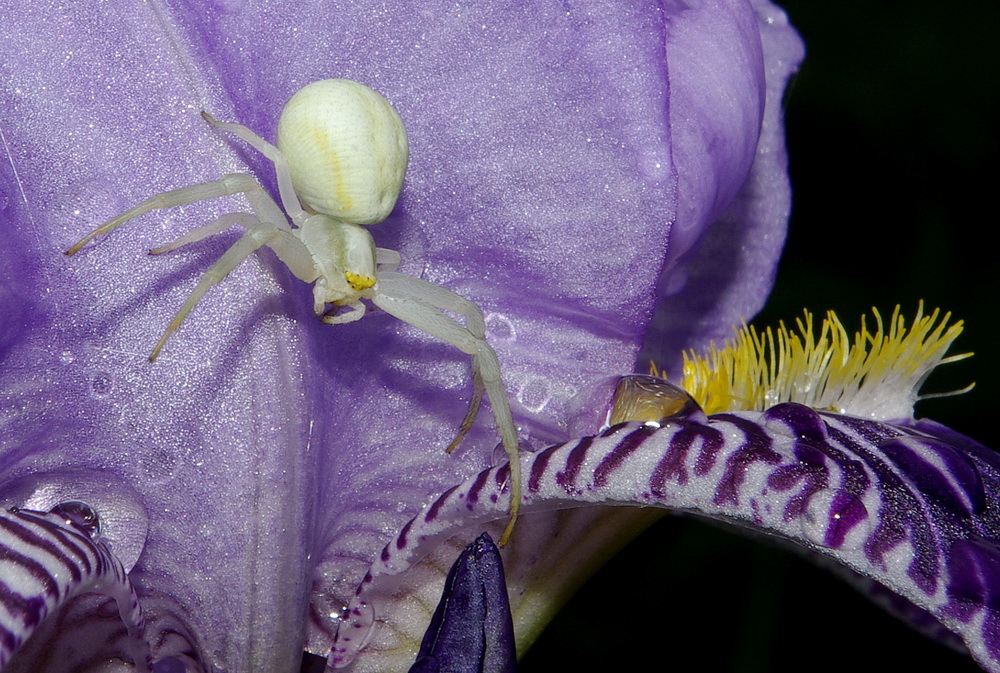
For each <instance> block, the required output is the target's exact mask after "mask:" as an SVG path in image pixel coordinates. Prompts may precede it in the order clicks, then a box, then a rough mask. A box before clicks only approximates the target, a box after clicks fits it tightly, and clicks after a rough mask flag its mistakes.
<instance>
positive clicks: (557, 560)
mask: <svg viewBox="0 0 1000 673" xmlns="http://www.w3.org/2000/svg"><path fill="white" fill-rule="evenodd" d="M521 460H522V465H521V467H522V472H523V474H524V475H525V483H524V495H523V501H522V507H521V512H522V519H521V522H520V523H519V524H518V528H517V530H516V531H515V532H514V535H513V537H512V539H511V542H510V544H509V545H508V546H507V547H506V548H505V550H504V557H505V559H504V563H505V566H506V572H507V580H508V587H509V592H510V596H511V606H512V609H513V613H514V622H515V624H518V625H519V632H518V638H519V642H518V644H519V646H521V647H524V646H526V645H527V643H526V642H521V639H522V637H523V636H524V635H525V634H523V633H521V631H520V628H521V626H523V625H524V624H531V623H533V620H535V618H536V617H538V618H539V619H542V617H540V616H539V615H536V614H535V613H534V612H533V610H537V609H538V608H537V606H538V605H541V604H544V603H545V601H544V600H541V599H540V597H539V592H541V591H543V590H544V591H546V592H550V594H551V595H558V593H559V592H560V591H561V590H563V589H564V587H563V586H561V585H560V583H561V582H563V579H562V575H569V574H571V573H570V572H569V569H572V568H573V567H575V566H579V565H580V564H581V561H580V559H582V558H586V556H587V554H588V553H589V550H591V549H592V548H594V547H596V546H599V545H600V543H601V541H600V540H599V539H598V538H602V536H603V539H607V538H608V537H609V536H610V535H613V533H610V534H609V533H608V532H607V530H606V528H602V527H601V524H600V522H601V520H602V519H601V517H611V518H612V519H613V520H615V521H617V522H618V523H617V524H616V525H619V526H620V525H621V521H622V515H624V516H625V517H627V516H629V515H641V514H642V513H643V512H642V510H635V509H631V510H610V509H608V508H607V507H600V508H583V509H573V508H580V507H581V506H583V505H588V504H592V505H632V506H636V505H638V506H641V507H656V508H664V509H668V510H676V511H685V512H689V513H694V514H699V515H702V516H706V517H709V518H712V519H719V520H724V521H727V522H730V523H737V524H740V525H742V526H745V527H748V528H752V529H755V530H757V531H759V532H763V533H766V534H770V535H775V536H778V537H780V538H783V539H785V540H789V541H792V542H794V543H797V544H798V545H801V546H802V547H804V548H806V549H808V550H811V551H812V552H815V553H817V554H821V555H823V556H824V557H826V559H827V560H828V561H833V562H835V563H837V564H839V565H841V566H843V567H845V568H847V569H850V570H851V571H853V572H854V573H858V574H860V575H862V576H863V577H864V578H867V579H868V580H871V581H874V582H876V583H878V584H879V585H882V586H883V587H885V588H887V589H889V590H891V591H892V592H893V593H895V594H896V595H898V596H901V597H902V598H905V599H906V600H908V601H909V602H911V603H912V604H914V605H915V606H917V607H918V608H921V609H922V610H923V611H926V613H929V614H930V615H932V616H933V617H934V618H935V619H936V620H937V621H939V622H940V623H941V624H942V625H943V626H944V627H945V628H946V629H948V630H949V631H951V632H954V633H955V634H957V635H958V636H959V637H960V638H961V640H962V641H963V642H964V644H965V646H966V647H967V648H968V649H969V651H970V652H971V653H972V656H973V657H975V658H976V660H977V661H978V662H979V663H980V664H981V665H982V666H983V667H984V668H985V669H987V670H989V671H993V672H995V673H1000V545H998V542H997V535H998V532H1000V505H998V503H997V494H998V493H1000V460H998V458H997V456H996V455H995V454H994V453H993V452H992V451H990V450H988V449H986V448H985V447H983V446H982V445H979V444H977V443H975V442H973V441H972V440H969V439H968V438H965V437H962V436H961V435H958V434H957V433H953V432H951V431H949V430H947V429H946V428H943V427H941V426H938V425H935V424H932V423H927V422H919V423H908V424H890V423H883V422H877V421H872V420H866V419H862V418H856V417H850V416H845V415H840V414H835V413H827V412H820V411H815V410H813V409H811V408H808V407H805V406H803V405H800V404H794V403H785V404H779V405H777V406H774V407H772V408H770V409H768V410H766V411H763V412H732V413H721V414H716V415H713V416H710V417H706V416H705V415H704V414H703V413H701V412H700V410H695V411H694V412H692V413H687V414H685V415H683V416H681V417H677V418H669V419H664V421H663V422H662V423H660V424H659V425H658V424H656V423H636V422H629V423H622V424H619V425H615V426H613V427H611V428H609V429H607V430H606V431H604V432H602V433H601V434H599V435H597V436H593V437H584V438H582V439H577V440H574V441H571V442H568V443H566V444H561V445H557V446H552V447H550V448H548V449H545V450H543V451H540V452H538V453H535V454H523V455H522V457H521ZM508 474H509V469H508V467H507V466H506V465H503V466H500V467H494V468H490V469H488V470H485V471H483V472H481V473H480V474H478V475H476V476H475V477H473V478H472V479H470V480H468V481H466V482H465V483H462V484H459V485H457V486H455V487H454V488H452V489H450V490H448V491H446V492H445V493H444V494H442V495H441V496H439V497H438V498H437V499H436V500H435V501H434V502H432V503H430V504H429V505H428V506H427V507H426V508H425V509H424V510H423V511H422V512H421V513H420V514H419V515H418V516H417V517H415V518H414V519H413V520H411V521H410V522H409V523H408V524H407V525H406V526H404V527H403V529H402V530H401V531H400V532H399V533H398V535H397V536H396V538H395V539H394V540H392V541H391V542H390V543H389V544H388V545H387V546H386V547H385V549H384V550H383V552H382V555H381V557H380V558H379V559H378V560H376V561H375V562H374V563H373V564H372V566H371V568H370V570H369V573H368V575H367V576H366V577H365V579H364V581H363V582H362V583H361V585H360V586H359V587H358V590H357V593H356V595H355V596H354V598H353V600H352V602H351V604H350V606H349V610H348V613H347V618H346V619H345V621H344V622H343V623H342V624H341V626H340V630H339V632H338V635H337V640H336V642H335V644H334V648H333V652H332V656H331V660H330V663H331V666H335V667H338V666H345V665H347V664H348V663H350V661H351V660H352V659H353V658H354V657H355V655H356V654H357V652H358V649H359V648H360V647H361V646H362V645H364V646H365V648H366V649H365V655H366V659H367V657H368V655H369V654H372V655H373V656H374V657H376V658H377V657H379V656H382V657H389V656H390V653H391V652H392V651H393V648H397V649H398V648H400V647H401V643H402V642H403V641H404V640H405V639H404V638H403V637H402V635H401V634H402V633H404V632H405V628H403V627H401V626H399V625H398V624H394V618H395V616H397V615H402V614H404V613H406V611H407V610H412V609H413V606H414V605H415V603H413V601H418V600H419V599H418V598H416V597H415V596H417V594H418V593H419V592H418V591H417V590H416V589H412V588H408V587H414V586H419V583H420V579H419V577H421V576H426V573H427V572H428V570H427V569H428V568H429V567H433V566H434V565H438V566H440V565H441V564H442V559H443V558H448V557H449V554H450V558H452V559H453V558H455V554H457V548H458V543H457V542H456V540H461V539H466V540H467V539H469V537H471V535H470V533H469V531H471V530H482V529H483V527H484V526H486V527H490V526H493V527H494V528H490V529H491V530H494V529H495V530H499V526H500V525H501V524H502V522H503V520H504V518H505V516H506V512H507V508H508V502H507V500H508V499H509V494H508V491H507V489H506V483H507V478H508ZM472 534H474V533H472ZM442 548H443V549H445V550H449V551H445V552H442V551H441V550H442ZM574 563H575V565H574ZM445 567H447V566H445ZM411 578H412V579H411ZM567 581H568V580H567ZM423 600H424V601H426V597H424V599H423ZM542 609H544V608H542ZM914 614H923V613H921V612H919V611H914ZM376 625H377V626H376ZM533 635H534V634H533V633H531V634H528V638H527V639H529V640H530V638H531V637H532V636H533ZM411 657H412V653H411ZM410 661H412V658H411V659H410Z"/></svg>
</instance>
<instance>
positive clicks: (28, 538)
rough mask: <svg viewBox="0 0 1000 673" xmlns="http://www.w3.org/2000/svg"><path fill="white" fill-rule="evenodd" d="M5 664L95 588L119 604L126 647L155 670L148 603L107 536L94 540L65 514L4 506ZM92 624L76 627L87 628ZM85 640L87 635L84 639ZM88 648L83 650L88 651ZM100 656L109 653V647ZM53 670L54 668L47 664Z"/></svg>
mask: <svg viewBox="0 0 1000 673" xmlns="http://www.w3.org/2000/svg"><path fill="white" fill-rule="evenodd" d="M0 563H2V565H3V566H4V568H3V570H4V572H3V581H2V582H0V667H5V666H6V665H7V664H8V663H9V662H10V660H11V659H12V657H14V655H15V653H16V652H17V650H18V649H19V648H20V647H21V645H22V644H24V642H25V641H26V640H27V639H28V638H29V637H30V636H31V635H32V634H33V633H34V632H35V631H36V629H38V627H39V626H41V625H42V623H43V622H44V621H45V619H46V617H48V616H49V615H50V614H53V613H55V612H56V611H57V610H58V609H59V608H61V607H63V606H65V605H68V604H69V603H70V602H71V601H72V600H73V599H74V598H75V597H77V596H79V595H81V594H84V593H89V592H96V593H100V594H105V595H107V596H109V597H111V598H113V599H114V601H115V602H116V603H117V606H118V610H117V611H118V617H119V619H120V621H121V622H122V623H124V625H125V631H126V638H125V642H124V643H107V645H108V646H109V648H110V649H124V650H125V651H126V652H128V653H129V654H130V655H131V658H132V661H133V662H134V663H135V664H136V668H137V669H138V670H144V671H151V670H152V656H151V654H150V649H149V645H148V644H147V642H146V640H145V638H144V628H145V627H144V623H143V615H142V608H141V607H140V605H139V600H138V598H137V597H136V594H135V591H134V590H133V588H132V583H131V582H130V581H129V578H128V575H127V574H126V573H125V568H124V566H122V564H121V562H120V561H119V560H118V559H117V558H116V557H115V555H114V554H113V553H112V552H111V549H110V548H109V547H108V546H107V545H106V544H105V543H104V542H102V541H100V540H97V541H94V540H92V539H91V537H90V536H89V535H88V534H87V532H85V531H84V530H83V529H81V528H79V527H78V526H77V525H76V524H74V523H73V522H71V521H70V520H68V519H67V518H66V517H65V516H60V515H57V514H54V513H46V512H36V511H32V510H7V511H3V512H0ZM86 627H87V625H86V624H75V625H74V629H80V630H86ZM84 642H85V641H84ZM87 651H88V650H85V649H84V650H83V653H86V652H87ZM79 656H80V655H79V654H77V656H75V657H73V661H65V660H63V661H61V662H60V668H59V670H74V667H77V669H78V668H79V667H81V666H82V665H83V664H93V663H94V662H93V661H86V660H83V661H81V660H79V659H78V658H77V657H79ZM96 656H98V657H101V658H106V657H107V653H106V651H101V652H99V653H98V654H97V655H96ZM47 670H51V669H47Z"/></svg>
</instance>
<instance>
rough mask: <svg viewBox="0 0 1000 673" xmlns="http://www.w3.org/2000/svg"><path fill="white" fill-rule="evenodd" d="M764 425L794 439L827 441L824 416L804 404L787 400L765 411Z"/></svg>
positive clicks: (772, 430) (776, 433) (770, 430)
mask: <svg viewBox="0 0 1000 673" xmlns="http://www.w3.org/2000/svg"><path fill="white" fill-rule="evenodd" d="M764 427H765V428H767V430H768V432H771V433H772V434H775V435H781V436H783V437H790V438H792V439H807V440H812V441H815V442H825V441H826V439H827V429H826V423H825V422H824V421H823V417H822V416H820V415H819V414H818V413H816V412H815V411H813V410H812V409H810V408H809V407H807V406H805V405H803V404H796V403H794V402H786V403H784V404H778V405H775V406H773V407H771V408H770V409H768V410H767V411H765V412H764Z"/></svg>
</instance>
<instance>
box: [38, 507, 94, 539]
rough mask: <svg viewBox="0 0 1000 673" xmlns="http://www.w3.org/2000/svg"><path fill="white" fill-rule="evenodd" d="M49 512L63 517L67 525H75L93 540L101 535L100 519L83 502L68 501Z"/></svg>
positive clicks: (91, 508)
mask: <svg viewBox="0 0 1000 673" xmlns="http://www.w3.org/2000/svg"><path fill="white" fill-rule="evenodd" d="M49 512H51V513H52V514H56V515H58V516H61V517H64V518H65V519H66V521H67V522H69V523H73V524H76V526H77V527H78V528H82V529H83V530H84V531H86V533H87V535H89V536H90V537H91V538H93V539H96V538H98V537H100V535H101V518H100V517H99V516H98V515H97V511H96V510H95V509H94V508H93V507H91V506H90V505H88V504H87V503H85V502H81V501H79V500H68V501H66V502H61V503H59V504H58V505H56V506H55V507H53V508H52V509H50V510H49Z"/></svg>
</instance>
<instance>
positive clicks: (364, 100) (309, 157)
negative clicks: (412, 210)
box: [278, 79, 409, 224]
mask: <svg viewBox="0 0 1000 673" xmlns="http://www.w3.org/2000/svg"><path fill="white" fill-rule="evenodd" d="M278 149H280V150H281V152H282V154H284V155H285V157H286V158H287V159H288V163H289V166H290V167H291V174H292V183H293V185H294V187H295V193H296V194H297V195H298V197H299V199H300V200H301V201H302V203H303V205H305V206H307V207H308V208H310V209H312V210H314V211H316V212H317V213H322V214H324V215H329V216H330V217H332V218H334V219H337V220H341V221H344V222H350V223H352V224H375V223H376V222H381V221H382V220H384V219H385V218H386V217H388V216H389V213H390V212H392V209H393V207H394V206H395V205H396V199H397V198H398V197H399V192H400V189H402V186H403V176H404V175H405V173H406V162H407V158H408V155H409V143H408V141H407V138H406V130H405V129H404V128H403V120H402V119H400V117H399V113H397V112H396V110H395V109H394V108H393V107H392V105H390V104H389V101H387V100H386V99H385V98H383V97H382V96H381V95H380V94H379V93H377V92H375V91H373V90H372V89H369V88H368V87H366V86H365V85H363V84H358V83H357V82H351V81H349V80H345V79H325V80H321V81H319V82H313V83H312V84H309V85H307V86H305V87H303V88H302V89H300V90H299V91H298V92H297V93H296V94H295V95H294V96H292V97H291V99H290V100H289V101H288V103H287V104H286V105H285V108H284V110H283V111H282V113H281V118H280V120H279V121H278Z"/></svg>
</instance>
